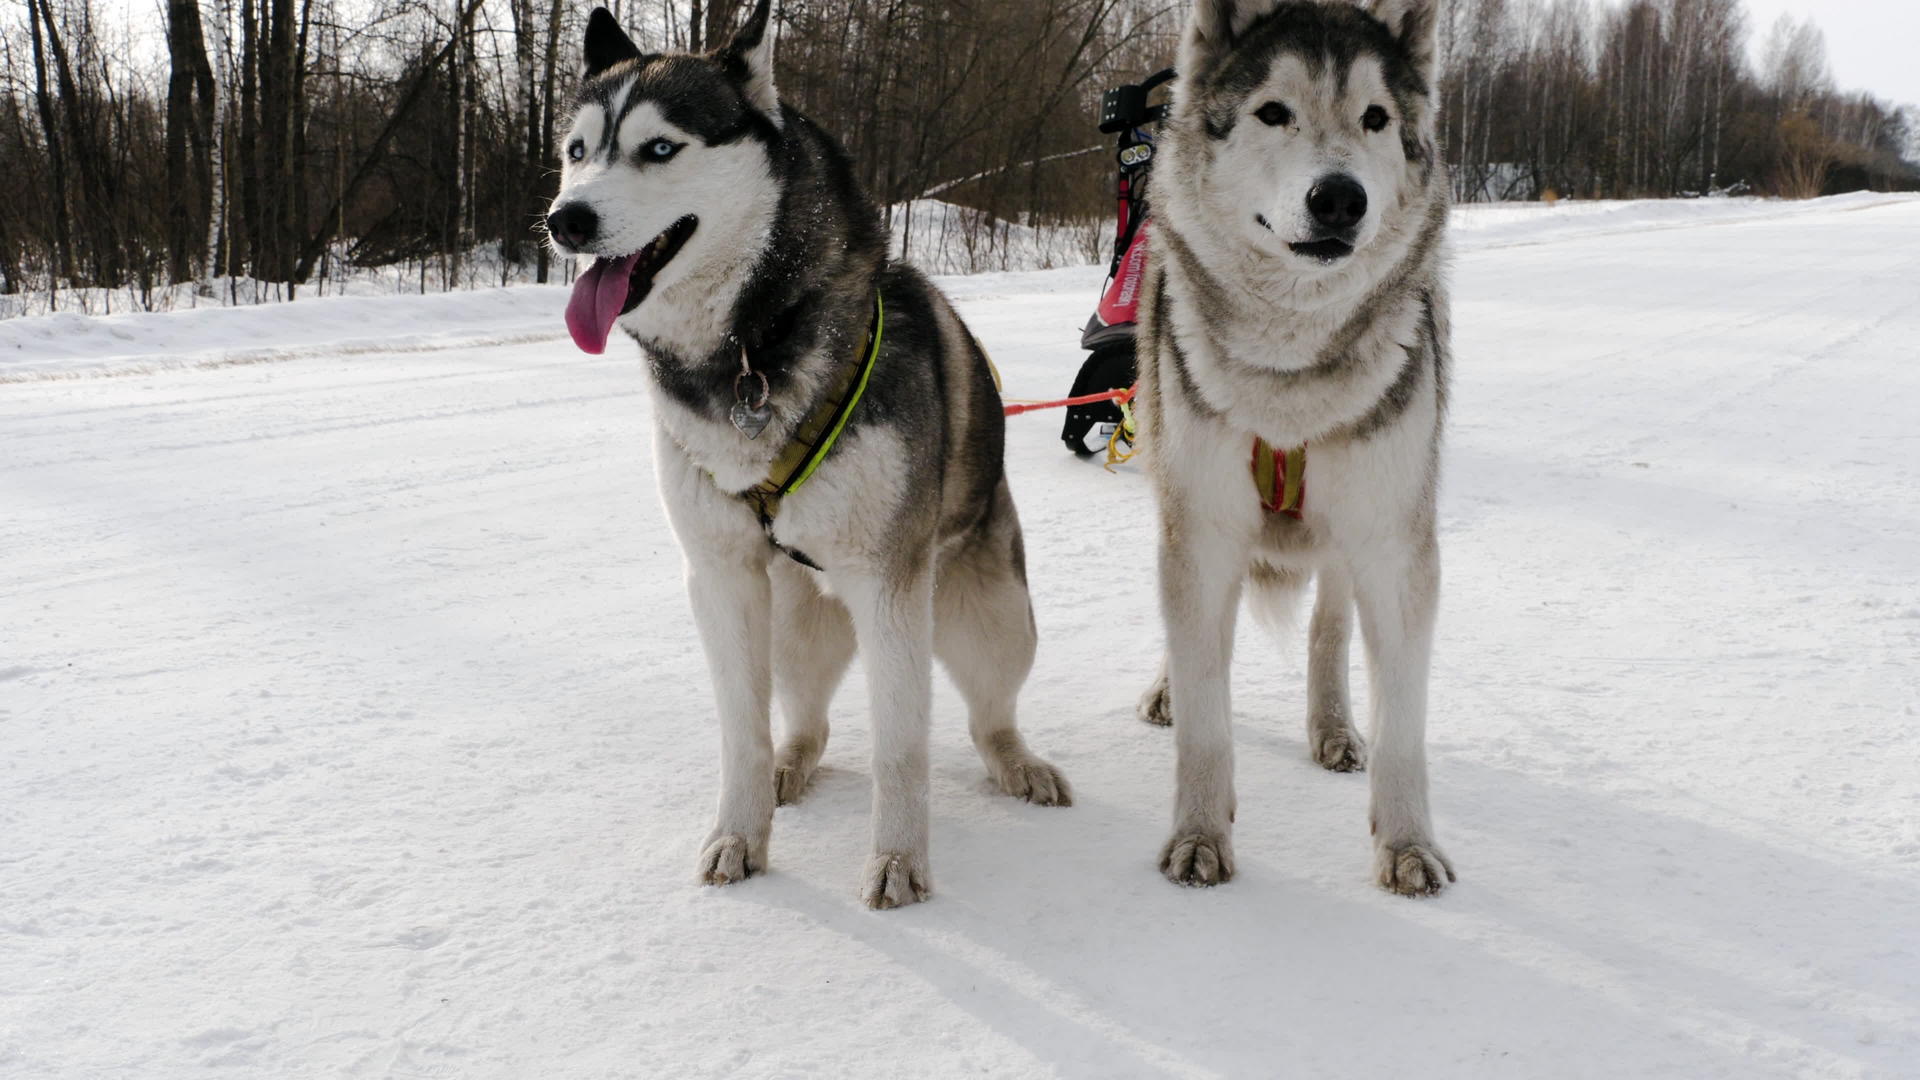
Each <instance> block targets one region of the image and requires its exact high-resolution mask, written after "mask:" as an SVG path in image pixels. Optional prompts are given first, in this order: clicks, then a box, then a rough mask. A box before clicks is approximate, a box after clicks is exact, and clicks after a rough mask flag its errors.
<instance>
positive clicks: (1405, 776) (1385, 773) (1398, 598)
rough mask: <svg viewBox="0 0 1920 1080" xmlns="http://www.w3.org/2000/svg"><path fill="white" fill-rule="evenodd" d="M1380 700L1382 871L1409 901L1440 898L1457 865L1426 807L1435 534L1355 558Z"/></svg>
mask: <svg viewBox="0 0 1920 1080" xmlns="http://www.w3.org/2000/svg"><path fill="white" fill-rule="evenodd" d="M1349 565H1350V568H1351V571H1352V573H1353V584H1354V595H1355V598H1356V599H1357V600H1358V601H1359V610H1360V633H1361V635H1362V636H1363V638H1364V639H1365V641H1366V646H1367V669H1368V674H1369V676H1370V685H1371V687H1372V691H1373V692H1372V698H1373V733H1372V734H1373V761H1372V772H1373V784H1372V806H1371V809H1370V823H1371V826H1372V830H1373V851H1374V873H1375V875H1376V877H1377V878H1378V879H1379V882H1380V884H1381V886H1383V887H1384V888H1387V889H1390V890H1392V891H1393V892H1397V893H1400V894H1402V895H1404V896H1416V895H1425V894H1432V893H1437V892H1439V891H1440V890H1441V889H1443V888H1445V887H1446V884H1447V882H1449V881H1452V880H1454V874H1453V865H1452V864H1451V863H1449V862H1448V861H1447V857H1446V855H1444V854H1442V853H1441V851H1440V847H1439V845H1437V844H1435V843H1434V840H1433V821H1432V813H1431V811H1430V810H1429V809H1428V801H1427V747H1426V736H1427V678H1428V667H1429V665H1430V662H1431V659H1432V653H1433V624H1434V615H1435V608H1436V606H1437V604H1438V600H1439V591H1440V550H1439V547H1438V545H1437V544H1436V543H1435V542H1434V539H1433V535H1432V533H1431V531H1429V532H1427V533H1426V535H1424V536H1422V537H1420V538H1419V539H1418V540H1416V541H1415V542H1413V543H1410V544H1400V543H1383V544H1377V545H1370V546H1369V549H1368V550H1366V551H1365V552H1356V553H1353V555H1352V560H1351V562H1350V564H1349Z"/></svg>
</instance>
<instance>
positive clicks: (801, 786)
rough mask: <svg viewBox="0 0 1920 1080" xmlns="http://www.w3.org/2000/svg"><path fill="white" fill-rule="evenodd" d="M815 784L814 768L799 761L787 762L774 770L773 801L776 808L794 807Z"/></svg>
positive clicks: (784, 761)
mask: <svg viewBox="0 0 1920 1080" xmlns="http://www.w3.org/2000/svg"><path fill="white" fill-rule="evenodd" d="M812 784H813V767H812V766H811V765H806V764H803V763H802V762H799V761H786V760H783V761H781V763H780V764H779V765H777V766H775V767H774V770H773V801H774V805H776V806H792V805H793V804H794V803H797V802H799V801H800V796H802V795H805V794H806V793H807V788H808V787H810V786H811V785H812Z"/></svg>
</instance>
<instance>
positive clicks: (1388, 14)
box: [1367, 0, 1440, 85]
mask: <svg viewBox="0 0 1920 1080" xmlns="http://www.w3.org/2000/svg"><path fill="white" fill-rule="evenodd" d="M1439 6H1440V5H1439V2H1438V0H1369V3H1368V5H1367V7H1368V9H1369V10H1370V11H1372V12H1373V17H1374V18H1376V19H1379V20H1380V21H1381V22H1383V23H1386V24H1387V29H1389V30H1391V31H1393V36H1394V37H1396V38H1398V39H1399V40H1400V44H1401V46H1402V47H1404V48H1405V49H1406V50H1407V55H1408V56H1410V57H1412V58H1413V66H1414V67H1415V68H1417V69H1418V70H1419V72H1420V77H1421V78H1422V79H1424V80H1426V82H1427V83H1428V84H1429V85H1431V84H1432V83H1433V68H1434V60H1435V57H1436V56H1437V54H1438V52H1439V45H1440V18H1439V10H1438V9H1439Z"/></svg>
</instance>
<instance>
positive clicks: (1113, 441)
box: [1107, 400, 1140, 472]
mask: <svg viewBox="0 0 1920 1080" xmlns="http://www.w3.org/2000/svg"><path fill="white" fill-rule="evenodd" d="M1114 404H1116V405H1118V406H1120V422H1119V423H1118V424H1115V425H1113V434H1111V435H1109V436H1107V471H1108V472H1112V471H1113V467H1114V466H1115V465H1122V464H1125V463H1126V462H1128V461H1131V460H1133V455H1135V454H1137V453H1139V452H1140V451H1138V450H1135V449H1134V448H1133V437H1134V435H1135V434H1136V433H1137V432H1138V430H1139V429H1138V428H1136V427H1135V426H1134V422H1133V406H1132V405H1131V404H1130V403H1128V402H1126V401H1124V400H1116V401H1115V402H1114ZM1123 438H1124V439H1125V440H1126V443H1127V452H1126V453H1124V454H1123V453H1121V452H1120V441H1121V439H1123Z"/></svg>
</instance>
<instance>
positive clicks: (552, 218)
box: [547, 202, 600, 251]
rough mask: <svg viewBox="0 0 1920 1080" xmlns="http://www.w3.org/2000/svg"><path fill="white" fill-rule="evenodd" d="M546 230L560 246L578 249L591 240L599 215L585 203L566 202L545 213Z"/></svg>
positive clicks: (596, 230) (597, 227) (598, 221)
mask: <svg viewBox="0 0 1920 1080" xmlns="http://www.w3.org/2000/svg"><path fill="white" fill-rule="evenodd" d="M547 231H548V232H550V233H552V234H553V238H554V239H555V240H558V241H559V242H560V246H561V247H563V248H568V249H570V250H573V251H578V250H580V249H581V248H582V247H585V246H586V245H588V244H590V243H592V242H593V234H594V233H596V232H598V231H600V217H599V215H597V214H595V213H594V212H593V210H592V209H591V208H590V207H588V206H587V204H585V203H577V202H576V203H568V204H566V205H565V206H562V207H561V208H559V209H558V210H555V211H554V212H553V213H551V214H548V215H547Z"/></svg>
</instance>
